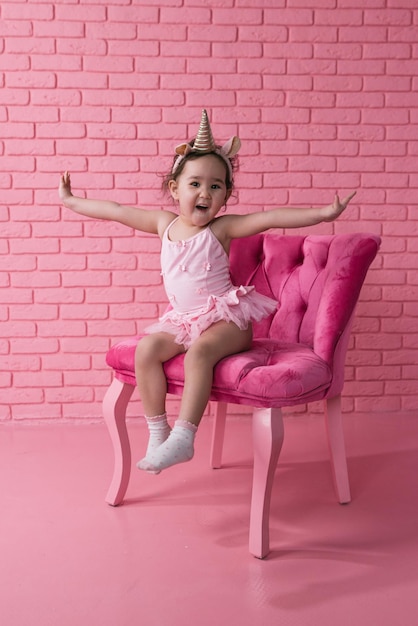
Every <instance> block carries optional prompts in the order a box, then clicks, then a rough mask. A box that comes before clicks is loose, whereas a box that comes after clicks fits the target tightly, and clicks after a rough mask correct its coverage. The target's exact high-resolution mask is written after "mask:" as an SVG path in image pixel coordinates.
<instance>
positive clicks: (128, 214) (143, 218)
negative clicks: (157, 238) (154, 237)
mask: <svg viewBox="0 0 418 626" xmlns="http://www.w3.org/2000/svg"><path fill="white" fill-rule="evenodd" d="M58 195H59V197H60V199H61V202H62V203H63V205H64V206H65V207H67V208H68V209H71V210H72V211H75V213H79V214H80V215H85V216H86V217H92V218H95V219H101V220H111V221H113V222H119V223H121V224H124V225H125V226H130V227H131V228H135V229H136V230H142V231H144V232H147V233H154V234H160V235H161V234H162V232H163V231H164V229H165V228H166V226H168V224H169V223H170V222H171V221H172V220H173V218H174V217H175V214H174V213H171V212H170V211H160V210H145V209H138V208H134V207H130V206H125V205H123V204H118V203H117V202H112V201H111V200H90V199H89V198H80V197H78V196H74V195H73V193H72V191H71V179H70V174H69V173H68V172H65V174H63V175H62V176H61V177H60V183H59V188H58Z"/></svg>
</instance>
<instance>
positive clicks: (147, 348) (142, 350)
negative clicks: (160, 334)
mask: <svg viewBox="0 0 418 626" xmlns="http://www.w3.org/2000/svg"><path fill="white" fill-rule="evenodd" d="M155 353H156V341H155V337H154V336H152V335H146V336H145V337H143V338H142V339H140V340H139V341H138V344H137V346H136V349H135V365H136V366H137V367H139V366H141V365H142V364H145V365H146V364H147V363H149V361H150V359H153V358H155Z"/></svg>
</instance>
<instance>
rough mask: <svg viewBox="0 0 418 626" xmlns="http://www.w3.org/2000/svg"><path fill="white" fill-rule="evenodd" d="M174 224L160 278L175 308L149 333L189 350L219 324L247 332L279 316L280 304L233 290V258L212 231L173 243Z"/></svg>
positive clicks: (244, 288)
mask: <svg viewBox="0 0 418 626" xmlns="http://www.w3.org/2000/svg"><path fill="white" fill-rule="evenodd" d="M176 219H178V218H176ZM175 221H176V220H173V222H171V224H169V226H168V228H167V229H166V231H165V232H164V235H163V238H162V248H161V268H162V272H161V273H162V276H163V281H164V287H165V290H166V293H167V297H168V299H169V301H170V305H171V308H170V309H169V310H168V311H166V312H165V313H164V315H163V316H162V317H161V318H160V319H159V321H158V322H156V323H155V324H152V325H151V326H148V327H147V328H146V329H145V332H146V333H155V332H161V331H163V332H167V333H170V334H172V335H174V336H175V341H176V343H179V344H183V345H184V347H185V348H186V349H187V348H189V347H190V345H191V344H192V343H193V341H195V340H196V339H197V338H198V337H199V336H200V335H201V333H202V332H204V331H205V330H206V329H207V328H209V326H211V325H212V324H214V323H215V322H219V321H220V320H226V321H228V322H233V323H235V324H236V325H237V326H238V327H239V328H240V329H241V330H243V329H245V328H247V327H248V324H249V322H251V321H259V320H261V319H262V318H264V317H267V316H268V315H270V314H271V313H273V311H275V310H276V308H277V302H276V301H275V300H272V299H271V298H268V297H267V296H264V295H262V294H260V293H257V291H256V290H255V288H254V287H252V286H243V285H241V286H240V287H237V286H235V285H233V284H232V282H231V277H230V273H229V259H228V255H227V254H226V252H225V250H224V248H223V246H222V244H221V243H220V242H219V240H218V239H217V238H216V236H215V235H214V233H213V231H212V229H211V228H210V226H208V227H206V228H205V229H204V230H202V231H200V232H199V233H197V234H196V235H194V236H193V237H190V238H189V239H186V240H182V241H171V240H170V238H169V231H170V228H171V226H172V224H173V223H174V222H175Z"/></svg>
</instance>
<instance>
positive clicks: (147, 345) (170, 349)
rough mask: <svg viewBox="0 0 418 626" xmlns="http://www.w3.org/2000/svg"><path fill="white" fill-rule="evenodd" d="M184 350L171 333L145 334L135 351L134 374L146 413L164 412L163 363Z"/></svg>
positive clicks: (164, 386)
mask: <svg viewBox="0 0 418 626" xmlns="http://www.w3.org/2000/svg"><path fill="white" fill-rule="evenodd" d="M182 352H184V347H183V346H181V345H179V344H177V343H175V342H174V337H173V335H169V334H168V333H155V334H153V335H146V336H145V337H143V338H142V339H141V340H140V341H139V342H138V346H137V348H136V352H135V376H136V382H137V385H138V389H139V394H140V397H141V400H142V405H143V407H144V411H145V414H146V415H150V416H153V415H160V414H162V413H165V397H166V394H167V381H166V378H165V373H164V369H163V363H165V362H166V361H168V360H169V359H171V358H172V357H174V356H176V354H181V353H182Z"/></svg>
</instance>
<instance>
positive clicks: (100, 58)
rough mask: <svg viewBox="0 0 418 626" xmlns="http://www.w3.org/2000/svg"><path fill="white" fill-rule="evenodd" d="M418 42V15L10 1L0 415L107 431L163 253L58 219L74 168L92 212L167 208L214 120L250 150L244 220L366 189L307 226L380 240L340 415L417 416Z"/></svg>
mask: <svg viewBox="0 0 418 626" xmlns="http://www.w3.org/2000/svg"><path fill="white" fill-rule="evenodd" d="M417 42H418V8H417V3H416V2H415V1H413V0H372V1H370V2H361V1H360V0H224V1H223V2H220V1H219V0H217V1H214V2H212V3H211V2H202V0H159V1H158V2H157V1H156V0H113V1H112V0H110V1H109V2H103V3H102V2H100V1H99V0H58V1H57V2H48V0H4V1H3V2H2V3H1V6H0V87H1V91H0V94H1V95H0V192H1V205H0V321H1V324H0V359H1V372H0V387H1V394H0V420H23V419H24V420H37V419H43V420H64V419H82V420H89V419H98V418H100V415H101V406H100V401H101V399H102V397H103V394H104V391H105V389H106V386H107V385H108V383H109V382H110V380H111V373H110V371H109V369H108V368H107V367H106V365H105V360H104V357H105V353H106V351H107V349H108V348H109V347H110V345H111V343H112V342H114V341H116V340H118V339H120V338H123V337H126V336H129V335H132V334H135V333H137V332H140V331H141V329H142V328H143V326H144V325H146V324H148V323H149V322H151V321H152V320H154V319H155V318H156V316H157V315H158V314H159V313H160V312H161V311H162V310H163V308H164V306H165V297H164V292H163V288H162V285H161V277H160V275H159V263H158V252H159V242H158V240H156V238H154V237H150V236H147V235H143V234H137V233H133V232H132V231H131V230H129V229H126V228H123V227H121V226H118V225H111V224H109V223H98V222H92V221H89V220H86V219H83V218H80V217H79V216H77V215H75V214H72V213H71V212H70V211H68V210H66V209H64V208H63V207H61V206H60V204H59V202H58V198H57V192H56V189H57V183H58V176H59V173H60V172H62V171H63V170H64V169H68V170H70V171H71V172H72V180H73V186H74V190H75V192H80V193H84V192H86V193H87V194H88V195H89V196H91V197H93V196H99V197H100V196H101V197H104V198H110V199H117V200H119V201H121V202H124V203H131V204H135V205H141V206H145V207H163V206H166V205H167V200H166V199H164V198H162V196H161V193H160V189H159V186H160V178H159V174H161V173H164V172H165V171H166V170H167V168H168V167H169V164H170V162H171V154H172V148H173V145H175V144H177V143H179V142H180V141H182V140H184V139H186V138H188V137H190V135H191V134H192V133H193V130H194V129H195V128H196V123H197V121H198V120H199V117H200V110H201V108H202V107H206V108H207V109H208V110H209V114H210V118H211V119H212V121H213V125H214V127H215V132H216V137H219V139H227V138H228V137H229V136H230V135H231V134H238V135H239V136H240V137H241V138H242V140H243V148H242V153H241V155H240V170H239V172H238V174H237V176H236V183H237V192H236V198H235V201H234V202H233V203H231V208H230V210H234V211H236V212H242V213H245V212H247V211H250V210H257V211H262V210H264V209H265V208H270V207H273V206H275V205H278V204H298V203H303V204H317V203H324V202H328V201H330V199H331V198H332V195H333V192H334V191H335V190H338V191H340V192H342V193H344V192H346V191H349V190H351V189H357V192H358V193H357V198H356V200H355V202H354V203H353V206H352V208H350V210H349V211H347V214H346V215H344V217H343V218H342V219H341V220H340V221H338V222H336V223H334V224H325V225H320V226H317V227H315V228H312V229H311V231H312V232H315V233H344V232H351V231H358V230H363V231H370V232H373V233H376V234H379V235H381V236H382V238H383V244H382V249H381V253H380V254H379V256H378V258H377V259H376V261H375V262H374V264H373V266H372V268H371V270H370V272H369V275H368V277H367V281H366V284H365V286H364V288H363V290H362V294H361V298H360V303H359V306H358V314H357V318H356V321H355V325H354V329H353V335H352V338H351V341H350V348H349V353H348V359H347V368H346V378H347V383H346V387H345V392H344V409H345V411H346V412H347V413H350V412H354V411H356V412H370V411H379V412H384V411H390V412H397V413H401V412H415V413H416V411H417V407H418V385H417V375H418V367H417V363H418V328H417V317H418V302H417V301H418V272H417V267H418V245H417V240H418V239H417V235H418V210H417V204H418V175H417V173H416V172H417V167H416V164H417V155H418V94H417V91H418V79H417V75H418V43H417ZM177 406H178V400H177V399H173V400H172V401H171V410H172V411H175V410H176V409H177ZM240 410H241V409H240ZM304 410H306V408H305V407H301V408H299V409H298V411H304ZM314 410H316V407H314ZM318 410H319V407H318ZM130 411H131V414H132V415H133V414H136V413H138V412H140V411H141V407H140V403H139V401H138V399H137V400H136V402H134V403H133V404H132V406H131V408H130ZM234 411H235V412H237V411H238V409H237V408H234ZM298 411H297V412H298Z"/></svg>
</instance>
